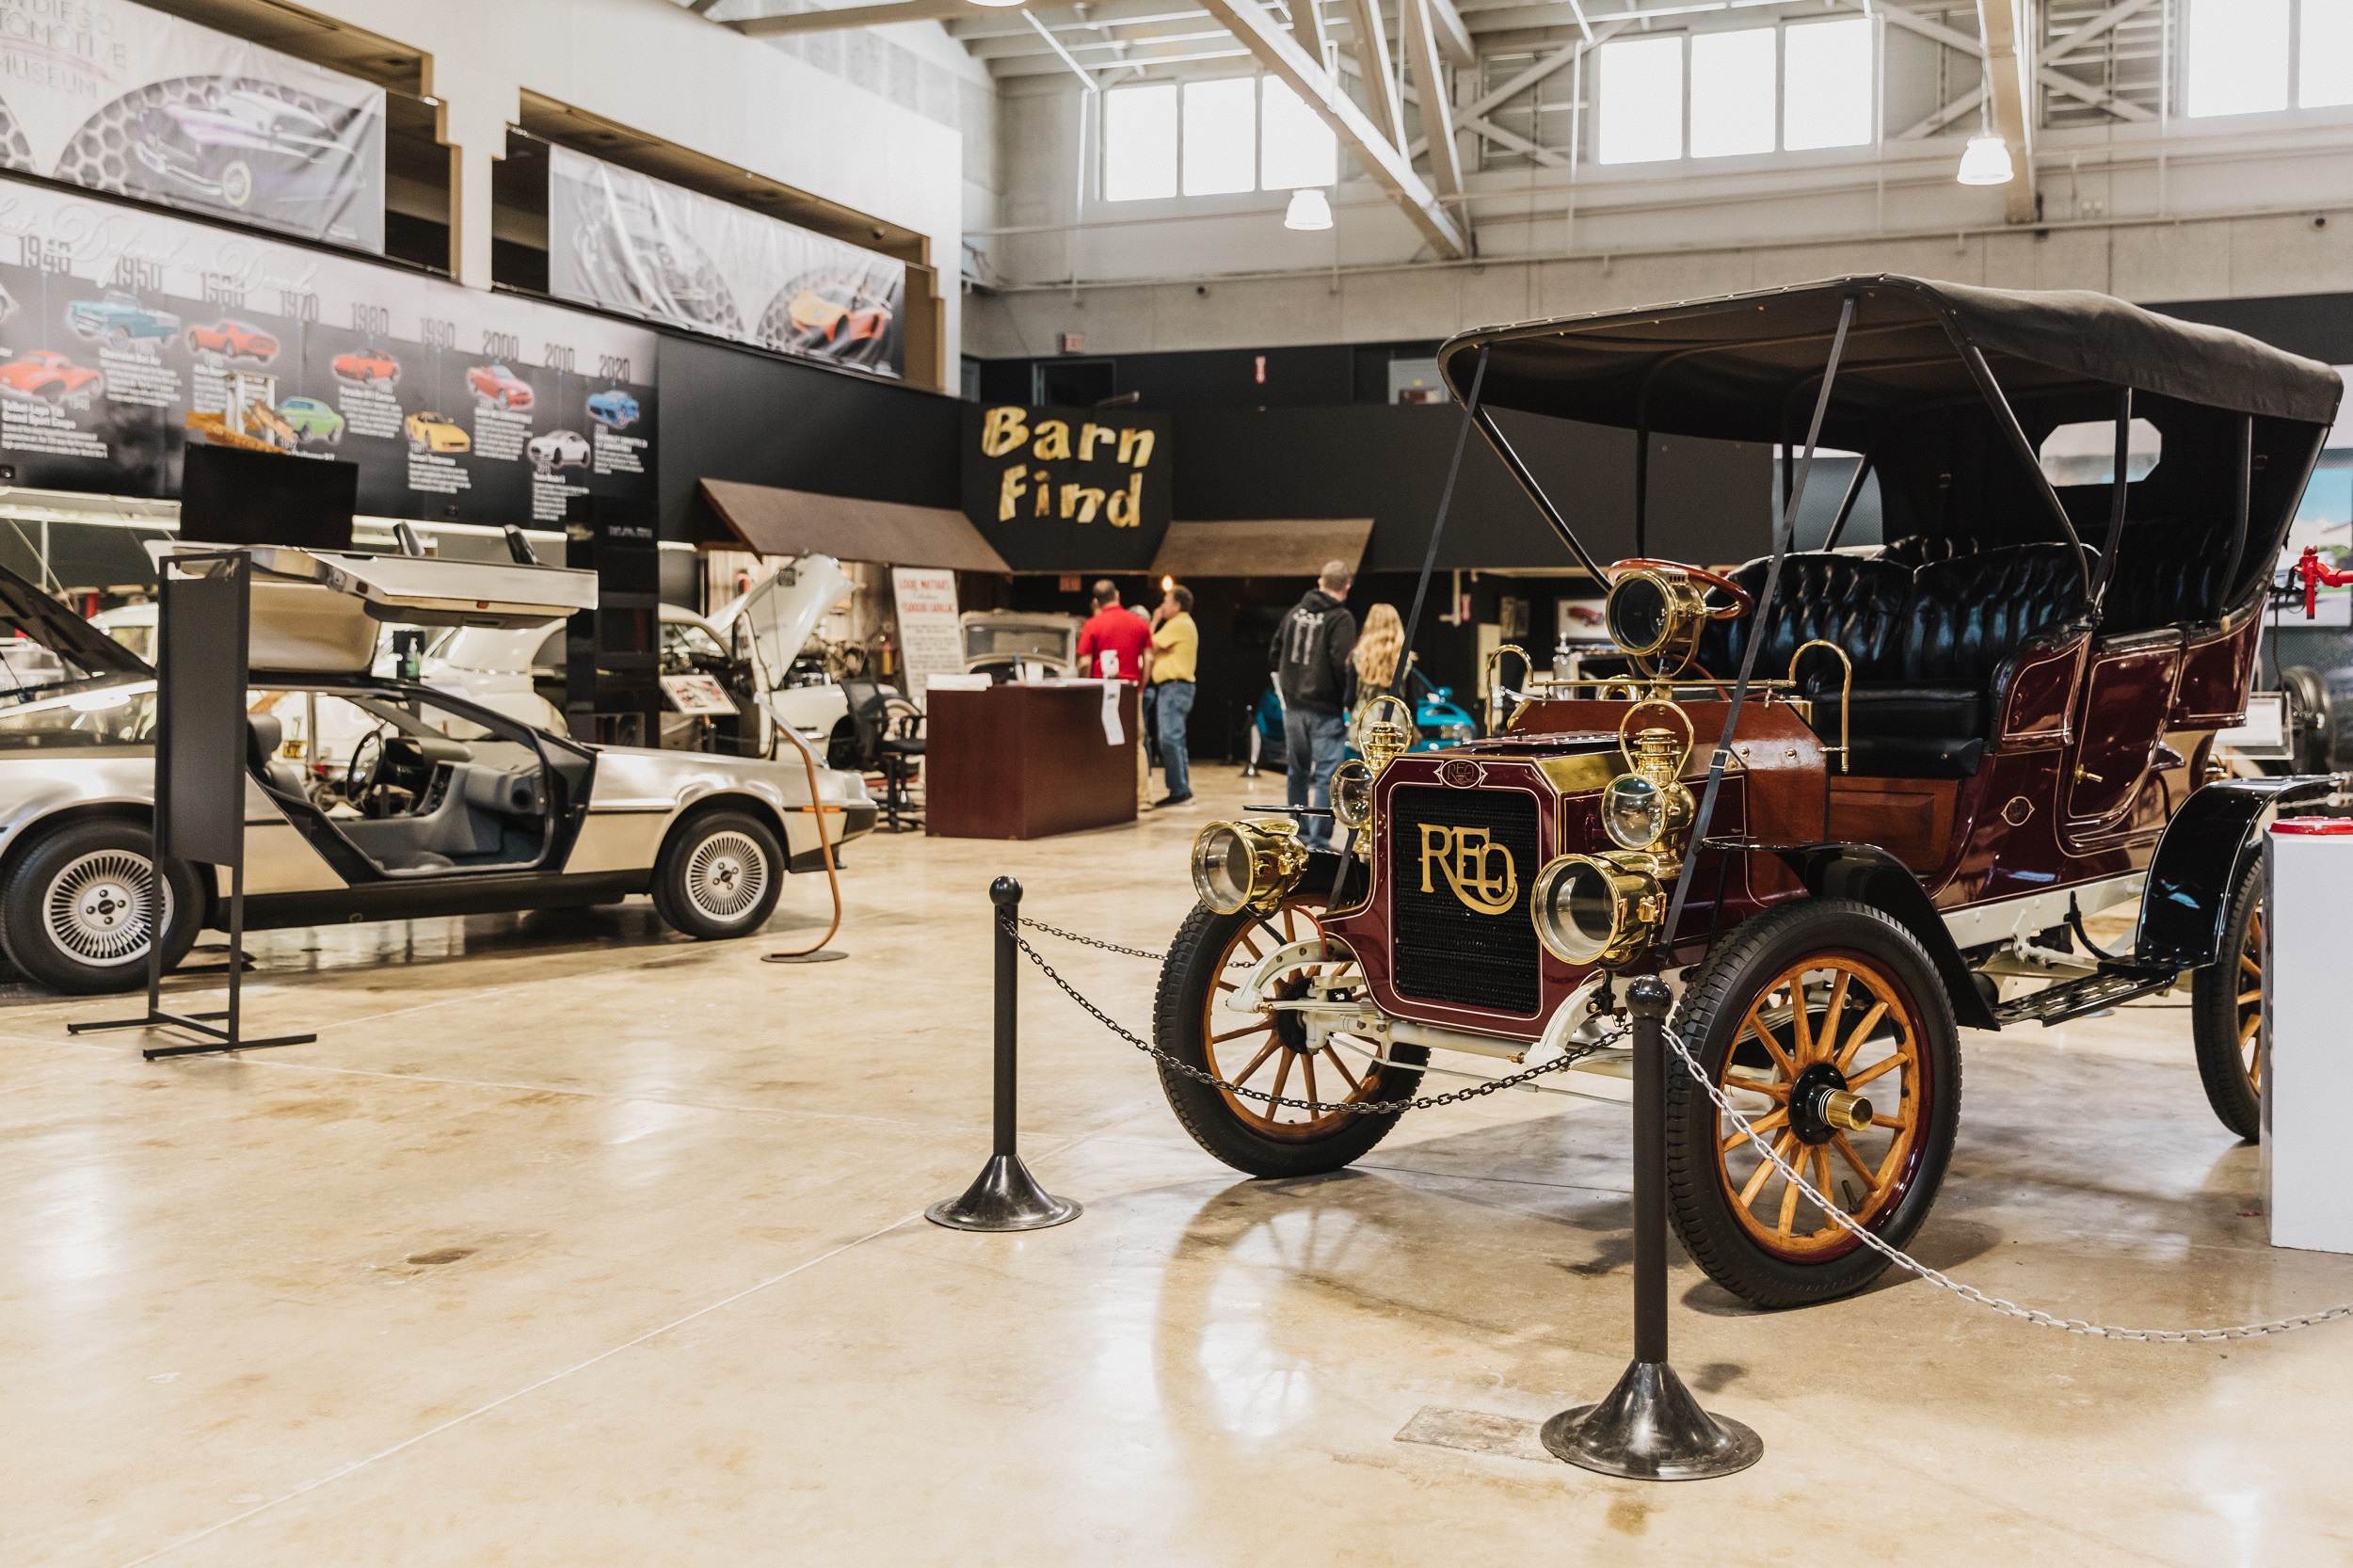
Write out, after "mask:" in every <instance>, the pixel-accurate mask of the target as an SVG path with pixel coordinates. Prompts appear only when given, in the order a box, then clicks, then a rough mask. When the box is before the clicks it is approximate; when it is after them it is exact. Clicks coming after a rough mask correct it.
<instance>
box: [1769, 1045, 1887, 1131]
mask: <svg viewBox="0 0 2353 1568" xmlns="http://www.w3.org/2000/svg"><path fill="white" fill-rule="evenodd" d="M1870 1125H1871V1102H1870V1101H1869V1100H1867V1099H1865V1098H1864V1097H1863V1096H1861V1095H1857V1094H1854V1093H1852V1092H1851V1091H1849V1089H1848V1087H1847V1075H1846V1074H1844V1073H1842V1072H1840V1071H1839V1070H1838V1069H1837V1068H1836V1067H1835V1066H1833V1065H1832V1064H1830V1063H1828V1062H1815V1063H1811V1064H1808V1065H1807V1066H1806V1068H1805V1070H1804V1071H1802V1072H1801V1073H1799V1074H1798V1081H1797V1084H1796V1086H1795V1087H1793V1088H1792V1089H1791V1090H1790V1091H1789V1127H1790V1129H1791V1130H1792V1131H1794V1132H1795V1133H1797V1135H1798V1140H1799V1142H1801V1143H1805V1144H1827V1143H1829V1142H1830V1141H1831V1140H1832V1139H1833V1138H1834V1137H1836V1136H1837V1135H1838V1134H1839V1133H1841V1132H1860V1131H1862V1130H1863V1129H1864V1128H1866V1127H1869V1126H1870Z"/></svg>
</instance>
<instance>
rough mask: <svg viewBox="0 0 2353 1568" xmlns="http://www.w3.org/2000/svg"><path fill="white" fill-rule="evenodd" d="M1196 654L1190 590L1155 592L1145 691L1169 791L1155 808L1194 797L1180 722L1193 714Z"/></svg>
mask: <svg viewBox="0 0 2353 1568" xmlns="http://www.w3.org/2000/svg"><path fill="white" fill-rule="evenodd" d="M1200 653H1201V632H1200V630H1199V629H1198V628H1197V627H1195V626H1194V625H1193V590H1192V589H1191V588H1184V587H1175V586H1172V587H1171V588H1170V589H1169V590H1168V591H1167V592H1166V593H1165V594H1163V595H1161V596H1160V608H1159V609H1158V610H1156V611H1154V612H1153V614H1152V659H1151V663H1150V664H1148V665H1147V666H1146V667H1147V668H1148V669H1149V670H1150V671H1151V677H1150V679H1151V682H1152V684H1151V686H1150V688H1149V696H1150V698H1151V702H1152V713H1153V717H1154V719H1155V720H1156V721H1157V722H1158V723H1159V725H1160V771H1161V773H1162V774H1164V775H1165V776H1167V778H1168V794H1167V795H1166V797H1164V798H1163V799H1160V800H1157V801H1154V802H1153V805H1154V806H1155V807H1164V806H1182V805H1184V804H1185V802H1187V801H1189V800H1191V799H1192V798H1193V768H1192V760H1191V759H1190V758H1188V757H1187V756H1186V754H1185V721H1186V720H1187V719H1188V718H1190V717H1191V716H1192V714H1193V664H1194V663H1195V661H1196V660H1197V659H1198V658H1199V657H1200Z"/></svg>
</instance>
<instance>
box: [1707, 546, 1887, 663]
mask: <svg viewBox="0 0 2353 1568" xmlns="http://www.w3.org/2000/svg"><path fill="white" fill-rule="evenodd" d="M1770 565H1771V563H1770V562H1769V561H1766V560H1757V561H1751V562H1750V563H1749V564H1748V565H1746V566H1744V567H1742V568H1740V569H1739V570H1738V571H1736V572H1734V573H1733V574H1732V579H1733V581H1734V582H1736V583H1737V584H1740V585H1741V586H1742V587H1744V588H1746V589H1748V591H1749V592H1750V593H1751V594H1762V593H1763V592H1764V591H1765V574H1766V571H1767V569H1768V568H1769V567H1770ZM1774 597H1775V600H1777V609H1776V610H1775V613H1774V614H1773V615H1772V616H1770V617H1769V623H1770V630H1769V632H1768V633H1767V637H1766V643H1765V646H1764V647H1763V648H1760V649H1758V650H1757V656H1756V673H1757V674H1758V675H1760V676H1767V677H1772V678H1779V677H1781V676H1783V675H1785V674H1787V673H1788V670H1789V656H1790V655H1791V654H1792V653H1794V652H1796V651H1797V649H1798V647H1799V645H1800V644H1801V643H1806V642H1811V641H1812V640H1814V639H1815V638H1817V637H1819V638H1821V639H1823V640H1824V641H1827V642H1833V643H1836V644H1837V645H1838V646H1839V647H1840V648H1844V649H1845V650H1846V653H1847V657H1849V659H1852V660H1853V661H1854V678H1855V680H1858V681H1864V680H1897V679H1900V678H1901V676H1902V674H1903V639H1904V617H1905V611H1906V608H1907V606H1908V605H1909V603H1910V601H1911V599H1912V571H1911V569H1910V568H1906V567H1902V566H1898V565H1897V564H1896V563H1894V562H1891V561H1872V560H1866V559H1865V558H1863V557H1861V556H1857V555H1840V554H1837V553H1834V552H1825V551H1814V550H1809V551H1793V552H1791V553H1790V555H1789V557H1788V558H1787V559H1786V560H1785V561H1784V562H1783V563H1782V567H1781V582H1780V584H1778V585H1777V587H1776V590H1775V595H1774ZM1754 619H1755V617H1754V616H1750V617H1748V618H1747V619H1743V620H1737V621H1715V622H1712V623H1710V625H1709V626H1708V629H1707V632H1706V634H1705V636H1704V637H1703V638H1702V639H1701V642H1700V663H1701V664H1704V665H1705V666H1706V667H1707V669H1708V670H1709V671H1710V672H1711V673H1713V674H1716V675H1720V676H1730V675H1732V674H1734V673H1736V672H1737V671H1738V669H1739V667H1740V660H1741V658H1742V657H1743V656H1744V655H1745V654H1746V652H1747V650H1748V638H1749V632H1750V627H1751V623H1752V622H1753V620H1754ZM1817 663H1818V664H1820V665H1821V666H1822V667H1823V668H1824V669H1828V668H1829V667H1830V666H1832V665H1833V664H1836V661H1835V660H1833V659H1832V658H1831V656H1830V655H1829V654H1827V653H1819V654H1816V655H1814V656H1813V657H1812V659H1811V660H1809V662H1808V664H1807V665H1806V667H1805V668H1803V669H1802V670H1801V674H1803V675H1805V676H1806V677H1807V678H1808V679H1809V680H1811V679H1814V678H1815V677H1816V676H1817V670H1816V668H1815V667H1814V666H1815V664H1817ZM1830 679H1831V680H1833V682H1834V681H1835V680H1836V677H1835V675H1833V676H1831V677H1830Z"/></svg>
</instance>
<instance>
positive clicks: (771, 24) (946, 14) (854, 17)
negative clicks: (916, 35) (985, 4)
mask: <svg viewBox="0 0 2353 1568" xmlns="http://www.w3.org/2000/svg"><path fill="white" fill-rule="evenodd" d="M974 9H975V8H974V7H973V5H972V0H890V3H889V4H887V5H880V6H843V7H841V8H840V9H838V10H829V11H795V12H793V13H792V14H791V15H789V16H747V17H745V18H744V20H743V21H741V22H722V23H721V24H719V25H720V26H722V27H732V28H734V29H735V30H736V31H737V32H739V33H741V34H743V35H744V37H745V38H780V37H782V36H783V35H785V34H787V33H831V32H838V31H840V29H842V28H844V27H880V26H884V25H887V24H890V23H894V22H944V21H946V20H948V19H949V18H950V17H956V16H970V15H971V14H972V13H973V10H974Z"/></svg>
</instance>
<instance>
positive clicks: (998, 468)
mask: <svg viewBox="0 0 2353 1568" xmlns="http://www.w3.org/2000/svg"><path fill="white" fill-rule="evenodd" d="M1170 425H1171V421H1170V419H1169V417H1168V415H1166V414H1164V413H1144V412H1142V411H1140V410H1138V409H1135V408H1098V409H1095V410H1091V411H1090V410H1088V409H1084V408H1023V407H1019V406H1017V405H1011V404H968V405H966V406H965V414H964V514H965V516H966V517H968V518H969V519H971V520H972V526H974V527H975V528H978V529H979V530H980V531H981V533H982V534H983V536H985V537H986V538H987V540H988V542H989V543H990V544H992V545H994V546H996V548H997V552H998V553H999V554H1000V555H1002V556H1003V557H1004V558H1005V562H1006V564H1007V565H1009V566H1011V567H1012V568H1013V569H1014V570H1016V571H1144V570H1146V569H1148V568H1150V567H1151V565H1152V557H1153V556H1154V555H1156V554H1157V553H1159V552H1160V536H1161V535H1163V534H1165V533H1167V532H1168V520H1169V516H1170V513H1171V512H1172V511H1173V510H1174V507H1175V494H1176V487H1175V483H1174V481H1173V479H1172V477H1171V475H1172V473H1173V472H1174V465H1173V464H1172V462H1171V460H1170V459H1171V454H1170V452H1169V431H1170Z"/></svg>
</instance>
